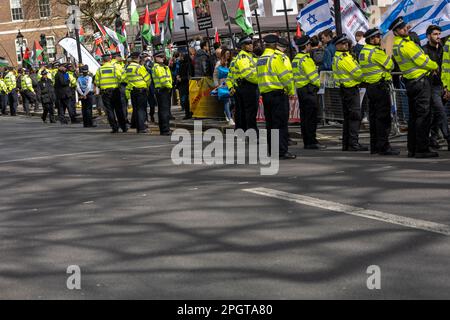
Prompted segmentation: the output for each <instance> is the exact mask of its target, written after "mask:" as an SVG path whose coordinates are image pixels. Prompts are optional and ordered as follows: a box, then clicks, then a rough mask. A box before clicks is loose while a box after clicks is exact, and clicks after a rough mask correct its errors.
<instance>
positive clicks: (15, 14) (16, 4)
mask: <svg viewBox="0 0 450 320" xmlns="http://www.w3.org/2000/svg"><path fill="white" fill-rule="evenodd" d="M10 4H11V16H12V19H13V21H16V20H23V10H22V0H10Z"/></svg>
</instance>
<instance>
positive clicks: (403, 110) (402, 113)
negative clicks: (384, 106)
mask: <svg viewBox="0 0 450 320" xmlns="http://www.w3.org/2000/svg"><path fill="white" fill-rule="evenodd" d="M320 84H321V87H320V90H319V92H318V93H319V101H320V110H319V117H320V118H321V120H322V123H323V124H325V123H326V122H328V121H343V120H344V116H343V113H342V102H341V97H340V94H339V87H338V86H337V85H336V82H335V81H334V79H333V72H332V71H321V72H320ZM390 95H391V102H392V119H393V121H392V129H393V132H392V133H393V134H397V135H399V134H402V132H404V131H405V130H406V129H407V127H408V118H409V107H408V96H407V94H406V89H398V88H394V86H393V85H392V84H391V85H390ZM445 107H446V112H447V116H448V117H450V102H448V103H447V104H446V106H445ZM368 108H369V106H368V99H367V98H365V99H363V101H362V111H363V112H367V114H368ZM449 120H450V119H449Z"/></svg>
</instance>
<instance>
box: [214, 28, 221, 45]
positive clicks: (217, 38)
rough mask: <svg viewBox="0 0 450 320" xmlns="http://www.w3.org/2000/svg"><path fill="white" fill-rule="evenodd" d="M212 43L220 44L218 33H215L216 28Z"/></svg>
mask: <svg viewBox="0 0 450 320" xmlns="http://www.w3.org/2000/svg"><path fill="white" fill-rule="evenodd" d="M214 43H220V37H219V32H217V28H216V34H215V35H214Z"/></svg>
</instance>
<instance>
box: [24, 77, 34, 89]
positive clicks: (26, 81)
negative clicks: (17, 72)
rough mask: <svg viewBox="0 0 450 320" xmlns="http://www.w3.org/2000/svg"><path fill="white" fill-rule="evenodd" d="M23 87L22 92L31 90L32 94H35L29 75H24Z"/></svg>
mask: <svg viewBox="0 0 450 320" xmlns="http://www.w3.org/2000/svg"><path fill="white" fill-rule="evenodd" d="M21 85H22V91H25V90H29V91H31V92H34V89H33V81H32V80H31V78H30V76H29V75H27V74H24V75H23V76H22V79H21Z"/></svg>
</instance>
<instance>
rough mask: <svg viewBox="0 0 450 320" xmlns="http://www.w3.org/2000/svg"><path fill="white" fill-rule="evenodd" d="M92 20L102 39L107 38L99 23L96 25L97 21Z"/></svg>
mask: <svg viewBox="0 0 450 320" xmlns="http://www.w3.org/2000/svg"><path fill="white" fill-rule="evenodd" d="M92 20H94V23H95V25H96V26H97V29H98V31H100V33H101V34H102V37H104V38H107V35H106V31H105V28H103V26H102V25H101V24H100V23H98V22H97V20H95V19H92Z"/></svg>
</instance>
